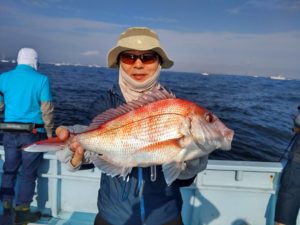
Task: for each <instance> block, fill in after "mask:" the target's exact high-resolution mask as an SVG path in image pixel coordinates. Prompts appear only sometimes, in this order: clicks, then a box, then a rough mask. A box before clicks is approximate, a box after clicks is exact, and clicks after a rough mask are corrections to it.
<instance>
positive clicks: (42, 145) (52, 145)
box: [22, 137, 65, 152]
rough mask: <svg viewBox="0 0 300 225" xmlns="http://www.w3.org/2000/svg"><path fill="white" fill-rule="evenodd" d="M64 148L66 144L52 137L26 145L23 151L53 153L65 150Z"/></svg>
mask: <svg viewBox="0 0 300 225" xmlns="http://www.w3.org/2000/svg"><path fill="white" fill-rule="evenodd" d="M64 146H65V142H63V141H61V140H60V139H59V138H58V137H52V138H48V139H45V140H42V141H37V142H35V143H32V144H30V145H25V146H23V147H22V149H23V150H24V151H26V152H53V151H59V150H61V149H63V147H64Z"/></svg>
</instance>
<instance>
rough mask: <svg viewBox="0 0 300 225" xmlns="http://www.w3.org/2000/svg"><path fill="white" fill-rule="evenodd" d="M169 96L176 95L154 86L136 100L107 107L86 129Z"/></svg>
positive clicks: (93, 127) (94, 127)
mask: <svg viewBox="0 0 300 225" xmlns="http://www.w3.org/2000/svg"><path fill="white" fill-rule="evenodd" d="M169 98H176V97H175V95H174V94H173V93H171V92H169V91H167V90H166V89H165V88H162V87H161V88H159V89H157V88H155V89H153V90H151V91H149V92H147V93H146V94H144V95H142V96H140V97H139V98H138V99H137V100H134V101H131V102H128V103H124V104H122V105H120V106H118V107H117V108H112V109H108V110H106V111H104V112H103V113H101V114H99V115H98V116H96V117H95V118H94V119H93V121H92V123H91V124H90V125H89V127H88V130H93V129H96V128H98V127H99V126H100V125H101V124H104V123H106V122H108V121H110V120H112V119H114V118H117V117H118V116H121V115H123V114H125V113H127V112H130V111H133V110H135V109H138V108H140V107H142V106H145V105H147V104H150V103H152V102H156V101H158V100H162V99H169Z"/></svg>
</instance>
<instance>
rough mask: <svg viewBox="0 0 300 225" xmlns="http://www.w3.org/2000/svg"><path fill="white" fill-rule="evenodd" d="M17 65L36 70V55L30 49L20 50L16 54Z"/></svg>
mask: <svg viewBox="0 0 300 225" xmlns="http://www.w3.org/2000/svg"><path fill="white" fill-rule="evenodd" d="M17 62H18V65H20V64H25V65H28V66H31V67H32V68H34V69H35V70H37V66H38V65H37V64H38V54H37V52H36V51H35V50H34V49H32V48H22V49H20V51H19V53H18V59H17Z"/></svg>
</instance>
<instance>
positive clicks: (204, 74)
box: [201, 72, 209, 76]
mask: <svg viewBox="0 0 300 225" xmlns="http://www.w3.org/2000/svg"><path fill="white" fill-rule="evenodd" d="M201 74H202V75H203V76H208V75H209V73H206V72H203V73H201Z"/></svg>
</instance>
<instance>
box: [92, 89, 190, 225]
mask: <svg viewBox="0 0 300 225" xmlns="http://www.w3.org/2000/svg"><path fill="white" fill-rule="evenodd" d="M124 102H125V100H124V97H123V96H122V94H121V91H120V89H119V88H118V87H114V89H112V90H110V91H108V92H107V93H106V94H104V95H101V97H100V98H99V99H98V101H97V102H95V103H94V104H93V106H92V107H91V112H95V113H96V112H97V114H99V112H103V111H104V110H106V109H108V108H112V107H114V108H115V107H117V106H118V105H120V104H122V103H124ZM90 115H91V117H90V118H87V119H88V120H91V119H92V118H93V117H94V116H96V114H94V115H93V113H91V114H90ZM150 170H151V169H150V167H147V168H133V169H132V171H131V173H130V175H129V177H128V179H126V180H124V178H122V177H111V176H107V175H106V174H102V175H101V186H100V189H99V195H98V209H99V213H100V215H101V216H102V217H103V218H104V219H105V220H106V221H107V222H109V223H111V224H114V225H125V224H127V225H129V224H130V225H133V224H134V225H139V224H147V225H159V224H164V223H166V222H169V221H171V220H173V219H175V218H176V217H177V216H178V215H179V214H180V213H181V209H182V197H181V193H180V187H183V186H188V185H190V184H191V183H192V182H193V181H194V178H195V177H193V178H191V179H188V180H176V181H175V182H173V183H172V184H171V185H170V186H168V185H167V184H166V182H165V179H164V175H163V172H162V168H161V166H157V167H156V172H157V177H156V180H155V181H151V171H150Z"/></svg>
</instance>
